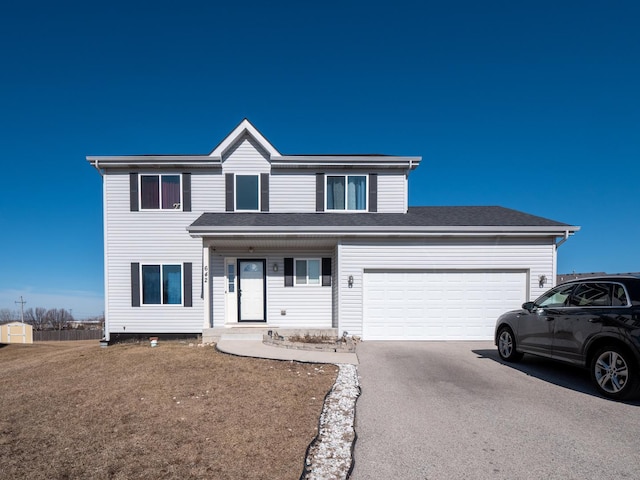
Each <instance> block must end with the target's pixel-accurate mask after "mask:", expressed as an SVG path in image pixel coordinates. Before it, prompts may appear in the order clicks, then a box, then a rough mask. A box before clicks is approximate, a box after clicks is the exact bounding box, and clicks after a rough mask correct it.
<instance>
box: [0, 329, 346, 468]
mask: <svg viewBox="0 0 640 480" xmlns="http://www.w3.org/2000/svg"><path fill="white" fill-rule="evenodd" d="M0 365H2V368H0V385H2V388H1V389H0V411H1V412H2V415H0V471H1V472H2V477H3V478H29V479H67V478H92V479H93V478H95V479H132V478H136V479H146V478H149V479H151V478H153V479H158V478H180V479H192V478H193V479H195V478H208V479H211V478H215V479H238V478H243V479H263V478H264V479H267V478H268V479H273V478H277V479H287V478H290V479H297V478H299V477H300V473H301V472H302V466H303V461H304V454H305V449H306V448H307V446H308V445H309V443H310V442H311V440H312V439H313V438H314V437H315V435H316V433H317V426H318V418H319V415H320V412H321V410H322V403H323V400H324V397H325V395H326V393H327V392H328V391H329V390H330V389H331V386H332V385H333V382H334V381H335V378H336V374H337V367H335V366H334V365H313V364H302V363H296V362H279V361H274V360H261V359H249V358H240V357H234V356H229V355H224V354H221V353H219V352H216V351H215V349H214V348H213V347H201V348H198V347H188V346H187V345H186V344H185V343H181V342H177V341H176V342H162V343H161V344H160V345H159V346H158V347H156V348H151V347H149V344H148V343H147V342H145V343H141V344H124V345H114V346H110V347H108V348H106V349H105V348H100V347H99V346H98V342H96V341H82V342H55V343H54V342H52V343H41V344H34V345H10V346H7V347H4V348H0Z"/></svg>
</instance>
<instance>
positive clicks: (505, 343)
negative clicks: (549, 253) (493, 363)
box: [495, 275, 640, 400]
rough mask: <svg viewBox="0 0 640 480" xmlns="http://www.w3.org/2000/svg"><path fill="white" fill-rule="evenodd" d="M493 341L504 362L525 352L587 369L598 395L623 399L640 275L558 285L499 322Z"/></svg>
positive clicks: (638, 354)
mask: <svg viewBox="0 0 640 480" xmlns="http://www.w3.org/2000/svg"><path fill="white" fill-rule="evenodd" d="M495 343H496V345H497V346H498V353H499V355H500V358H502V359H503V360H506V361H508V362H516V361H518V360H520V359H521V358H522V355H523V354H524V353H530V354H533V355H540V356H544V357H549V358H552V359H554V360H559V361H562V362H567V363H572V364H576V365H581V366H584V367H588V368H589V369H590V370H591V378H592V379H593V382H594V384H595V386H596V388H597V389H598V391H599V392H600V393H601V394H602V395H604V396H606V397H609V398H614V399H617V400H621V399H623V398H627V397H629V395H632V394H633V393H635V390H636V387H637V385H638V375H639V367H640V277H638V276H632V275H615V276H604V277H595V278H583V279H580V280H573V281H570V282H567V283H563V284H561V285H558V286H557V287H555V288H552V289H551V290H549V291H548V292H547V293H545V294H544V295H542V296H541V297H540V298H538V299H537V300H536V301H535V302H526V303H525V304H523V305H522V310H514V311H512V312H508V313H505V314H504V315H502V316H501V317H500V318H498V321H497V323H496V333H495Z"/></svg>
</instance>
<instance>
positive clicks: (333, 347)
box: [262, 335, 356, 353]
mask: <svg viewBox="0 0 640 480" xmlns="http://www.w3.org/2000/svg"><path fill="white" fill-rule="evenodd" d="M262 343H264V344H265V345H271V346H273V347H281V348H289V349H293V350H308V351H312V352H336V353H355V352H356V343H355V341H354V340H353V339H351V338H347V339H346V340H342V339H338V340H336V343H310V342H291V341H289V340H286V339H283V337H280V338H275V337H274V336H269V335H263V336H262Z"/></svg>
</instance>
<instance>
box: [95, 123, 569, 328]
mask: <svg viewBox="0 0 640 480" xmlns="http://www.w3.org/2000/svg"><path fill="white" fill-rule="evenodd" d="M87 160H88V161H89V162H90V164H91V165H92V166H94V167H95V168H96V169H97V170H98V171H99V172H100V173H101V174H102V176H103V188H104V249H105V252H104V262H105V317H106V318H105V320H106V321H105V324H106V328H105V329H106V340H110V341H114V340H117V339H119V338H125V337H129V336H150V335H163V334H181V335H190V334H201V335H203V337H204V338H214V337H216V336H219V335H220V332H223V331H225V329H229V328H238V327H246V326H252V327H254V326H261V327H265V328H268V329H272V330H277V331H278V332H280V331H286V330H288V329H302V330H310V331H312V330H315V329H334V331H335V333H336V334H337V335H342V334H343V333H344V332H348V334H349V335H357V336H361V337H362V338H363V339H364V340H399V339H402V340H411V339H413V340H448V339H456V340H457V339H460V340H462V339H490V338H492V335H493V327H494V324H495V320H496V318H497V316H498V315H499V314H500V313H502V312H504V311H506V310H508V309H512V308H517V307H519V306H520V305H521V304H522V303H523V302H525V301H528V300H530V299H533V298H535V297H536V296H538V295H539V294H540V293H542V292H543V291H544V290H546V288H548V287H549V286H551V285H553V284H555V272H556V255H557V249H558V246H559V245H560V244H561V243H563V242H564V241H565V240H566V239H567V238H568V237H569V236H570V235H572V234H573V233H574V232H576V231H577V230H578V229H579V227H576V226H571V225H568V224H565V223H560V222H556V221H553V220H548V219H545V218H541V217H537V216H533V215H529V214H526V213H522V212H519V211H515V210H510V209H506V208H502V207H409V206H408V191H407V189H408V176H409V175H410V174H411V172H412V171H413V170H414V169H416V168H417V167H418V166H419V165H420V160H421V158H420V157H406V156H402V157H401V156H386V155H284V154H281V153H280V152H279V151H278V150H276V148H275V147H274V146H273V145H272V144H271V143H270V142H269V141H268V140H267V139H266V138H265V137H264V136H263V135H262V134H261V133H260V132H259V131H258V130H257V129H256V128H255V127H254V126H253V125H252V124H251V123H250V122H249V121H248V120H243V121H242V122H241V123H240V124H239V125H238V126H237V127H236V128H235V129H234V130H233V131H232V132H231V133H230V134H229V135H227V136H226V137H225V138H224V139H223V140H222V142H220V144H219V145H218V146H217V147H216V148H215V149H214V150H213V151H212V152H211V153H210V154H205V155H134V156H89V157H87Z"/></svg>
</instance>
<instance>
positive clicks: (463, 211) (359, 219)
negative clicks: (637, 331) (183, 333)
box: [189, 206, 577, 230]
mask: <svg viewBox="0 0 640 480" xmlns="http://www.w3.org/2000/svg"><path fill="white" fill-rule="evenodd" d="M251 226H253V227H288V226H291V227H338V228H340V227H359V226H360V227H387V228H388V227H401V228H402V227H404V228H407V227H556V228H557V227H567V228H568V229H569V230H576V229H577V228H576V227H573V226H571V225H569V224H566V223H561V222H556V221H555V220H549V219H547V218H543V217H537V216H535V215H530V214H528V213H524V212H519V211H517V210H511V209H509V208H504V207H497V206H492V207H410V208H409V211H408V213H406V214H403V213H353V214H349V213H346V214H345V213H236V212H233V213H204V214H202V215H201V216H200V218H198V219H197V220H196V221H195V222H193V224H192V225H191V226H190V227H189V229H190V230H201V229H202V228H203V227H227V228H233V227H251ZM194 227H195V228H194Z"/></svg>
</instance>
